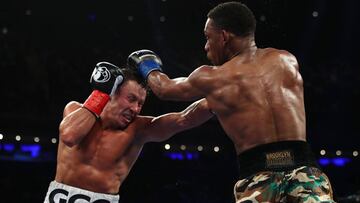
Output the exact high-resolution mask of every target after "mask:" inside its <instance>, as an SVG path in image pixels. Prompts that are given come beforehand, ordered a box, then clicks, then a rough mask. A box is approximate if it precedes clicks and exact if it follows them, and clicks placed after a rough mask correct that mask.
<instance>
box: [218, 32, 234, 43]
mask: <svg viewBox="0 0 360 203" xmlns="http://www.w3.org/2000/svg"><path fill="white" fill-rule="evenodd" d="M221 35H222V36H223V42H224V44H227V43H228V42H229V41H230V40H231V37H232V33H230V32H228V31H226V30H221Z"/></svg>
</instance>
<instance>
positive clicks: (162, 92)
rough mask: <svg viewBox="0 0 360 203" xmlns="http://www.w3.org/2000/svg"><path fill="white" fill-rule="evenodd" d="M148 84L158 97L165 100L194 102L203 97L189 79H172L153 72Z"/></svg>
mask: <svg viewBox="0 0 360 203" xmlns="http://www.w3.org/2000/svg"><path fill="white" fill-rule="evenodd" d="M147 83H148V85H149V87H150V88H151V90H152V91H153V92H154V94H155V95H156V96H158V97H159V98H160V99H163V100H173V101H193V100H196V99H198V98H200V97H201V95H200V94H198V93H196V92H195V91H194V90H195V88H194V87H192V86H191V84H190V83H189V81H188V78H187V77H179V78H174V79H170V78H169V77H168V76H167V75H166V74H164V73H162V72H159V71H153V72H151V73H150V74H149V76H148V78H147Z"/></svg>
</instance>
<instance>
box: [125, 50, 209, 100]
mask: <svg viewBox="0 0 360 203" xmlns="http://www.w3.org/2000/svg"><path fill="white" fill-rule="evenodd" d="M128 65H129V66H130V67H131V68H134V69H135V70H136V71H137V72H138V73H139V74H140V75H141V76H142V77H143V78H144V79H145V80H146V81H147V83H148V85H149V86H150V88H151V89H152V91H153V92H154V93H155V94H156V95H157V96H158V97H159V98H161V99H164V100H178V101H193V100H196V99H200V98H204V97H205V96H206V93H207V88H208V87H209V86H210V85H211V83H212V82H211V80H212V79H211V78H212V77H210V75H213V73H212V71H213V68H212V67H210V66H201V67H199V68H197V69H196V70H195V71H193V72H192V73H191V74H190V75H189V77H181V78H175V79H170V78H169V77H168V76H167V75H166V74H164V73H162V68H161V66H162V62H161V60H160V58H159V57H158V56H157V55H156V54H155V53H154V52H152V51H150V50H139V51H135V52H133V53H132V54H130V55H129V57H128Z"/></svg>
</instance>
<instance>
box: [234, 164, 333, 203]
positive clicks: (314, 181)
mask: <svg viewBox="0 0 360 203" xmlns="http://www.w3.org/2000/svg"><path fill="white" fill-rule="evenodd" d="M234 194H235V199H236V203H240V202H244V203H251V202H304V203H310V202H334V201H333V198H332V197H333V194H332V189H331V185H330V182H329V179H328V178H327V176H326V175H325V174H324V173H322V172H321V171H320V170H319V169H318V168H315V167H307V166H302V167H299V168H296V169H294V170H290V171H287V172H271V171H266V172H259V173H256V174H255V175H252V176H250V177H248V178H244V179H241V180H239V181H238V182H237V183H236V184H235V187H234Z"/></svg>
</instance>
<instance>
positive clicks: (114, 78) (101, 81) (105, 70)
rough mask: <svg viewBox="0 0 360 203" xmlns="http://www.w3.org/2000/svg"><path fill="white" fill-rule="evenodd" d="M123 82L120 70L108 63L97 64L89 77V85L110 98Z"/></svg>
mask: <svg viewBox="0 0 360 203" xmlns="http://www.w3.org/2000/svg"><path fill="white" fill-rule="evenodd" d="M123 81H124V75H123V73H122V72H121V69H120V68H119V67H117V66H115V65H114V64H111V63H108V62H99V63H97V64H96V66H95V68H94V71H93V73H92V75H91V77H90V83H91V84H92V86H93V88H94V89H96V90H99V91H101V92H103V93H106V94H108V95H110V96H111V95H113V94H114V93H115V90H116V88H117V87H118V86H119V85H121V84H122V82H123Z"/></svg>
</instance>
